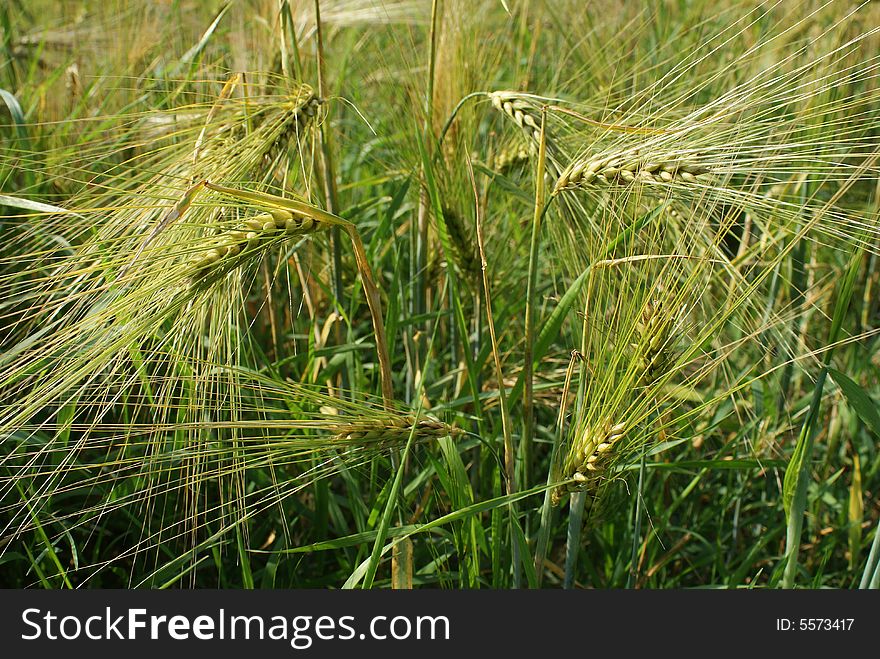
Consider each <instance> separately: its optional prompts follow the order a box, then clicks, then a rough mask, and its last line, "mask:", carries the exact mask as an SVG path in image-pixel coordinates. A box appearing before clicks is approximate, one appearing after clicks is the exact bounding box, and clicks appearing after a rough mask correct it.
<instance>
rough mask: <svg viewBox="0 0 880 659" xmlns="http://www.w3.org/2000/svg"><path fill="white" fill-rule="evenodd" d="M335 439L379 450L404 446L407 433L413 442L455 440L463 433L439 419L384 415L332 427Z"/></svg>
mask: <svg viewBox="0 0 880 659" xmlns="http://www.w3.org/2000/svg"><path fill="white" fill-rule="evenodd" d="M332 431H333V433H334V440H335V441H338V442H341V443H343V444H357V445H365V446H366V445H371V446H377V447H379V448H386V447H395V446H401V445H402V444H405V443H406V442H407V440H408V439H409V436H410V434H414V435H415V439H416V440H429V439H438V438H440V437H447V436H448V437H458V436H460V435H461V434H462V433H463V431H462V430H461V429H460V428H453V427H452V426H449V425H447V424H445V423H443V422H442V421H440V420H439V419H435V418H434V417H430V416H421V417H419V419H418V420H416V417H414V416H413V415H405V416H387V417H380V418H375V419H362V420H358V421H353V422H348V423H340V424H338V425H337V426H335V427H333V428H332Z"/></svg>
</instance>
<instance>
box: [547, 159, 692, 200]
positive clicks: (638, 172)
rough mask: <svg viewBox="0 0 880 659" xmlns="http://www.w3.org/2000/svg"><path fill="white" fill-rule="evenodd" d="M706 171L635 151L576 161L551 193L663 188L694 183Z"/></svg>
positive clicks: (689, 163) (684, 161) (685, 161)
mask: <svg viewBox="0 0 880 659" xmlns="http://www.w3.org/2000/svg"><path fill="white" fill-rule="evenodd" d="M708 173H709V168H708V167H705V166H703V165H699V164H696V163H693V162H689V161H687V160H683V159H679V158H676V157H672V156H669V157H659V158H648V157H645V156H642V155H640V154H639V152H638V150H636V151H633V152H630V153H624V154H609V155H601V156H595V157H591V158H585V159H581V160H576V161H574V162H573V163H572V164H570V165H569V166H568V167H567V168H566V169H565V170H564V171H563V172H562V174H561V175H560V176H559V179H558V180H557V181H556V186H555V187H554V189H553V194H554V195H555V194H559V193H560V192H562V191H563V190H573V189H576V188H586V187H591V186H592V187H596V186H606V187H607V186H626V185H632V184H634V183H637V182H640V183H646V184H653V185H663V184H672V183H696V182H697V181H698V177H703V176H704V175H706V174H708Z"/></svg>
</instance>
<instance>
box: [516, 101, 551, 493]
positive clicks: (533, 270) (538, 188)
mask: <svg viewBox="0 0 880 659" xmlns="http://www.w3.org/2000/svg"><path fill="white" fill-rule="evenodd" d="M546 125H547V110H546V108H545V109H543V110H542V111H541V136H540V139H539V146H538V170H537V173H536V174H535V212H534V216H533V218H532V236H531V240H530V243H529V270H528V283H527V285H526V326H525V340H526V344H525V349H524V355H523V436H522V438H521V440H520V459H521V460H522V470H521V474H522V483H523V485H524V486H525V487H528V485H529V483H530V482H531V480H530V472H531V459H532V444H533V434H534V432H535V428H534V426H535V416H534V411H535V407H534V401H533V396H534V389H533V387H534V381H533V376H534V371H533V366H532V352H533V351H532V345H533V343H534V340H535V308H534V307H535V288H536V284H537V279H538V252H539V247H540V239H541V218H543V216H544V212H545V210H546V209H545V206H544V168H545V163H546V160H547V133H546Z"/></svg>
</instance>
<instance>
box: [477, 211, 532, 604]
mask: <svg viewBox="0 0 880 659" xmlns="http://www.w3.org/2000/svg"><path fill="white" fill-rule="evenodd" d="M476 230H477V248H478V249H479V251H480V269H481V271H482V273H483V299H484V300H485V302H486V304H485V306H486V322H487V324H488V325H489V340H490V341H491V344H492V359H493V360H494V363H495V380H496V382H498V401H499V404H500V406H501V429H502V433H503V435H504V474H505V482H506V489H507V494H514V493H515V492H516V491H517V484H516V463H515V455H514V449H513V439H512V437H511V421H510V409H509V408H508V406H507V396H506V394H505V392H504V377H503V372H502V370H501V356H500V354H499V352H498V339H497V337H496V335H495V320H494V317H493V316H492V296H491V294H490V293H489V275H488V274H487V273H486V267H487V263H486V250H485V247H484V245H483V223H482V219H481V217H480V214H479V213H477V217H476ZM509 514H510V516H511V518H512V517H515V516H516V506H515V504H514V503H511V504H510V506H509ZM510 533H511V538H510V546H511V551H512V553H513V566H512V567H513V585H514V588H519V587H520V586H521V579H522V576H521V574H520V556H519V544H518V543H517V542H516V539H515V538H514V537H513V524H512V523H511V530H510Z"/></svg>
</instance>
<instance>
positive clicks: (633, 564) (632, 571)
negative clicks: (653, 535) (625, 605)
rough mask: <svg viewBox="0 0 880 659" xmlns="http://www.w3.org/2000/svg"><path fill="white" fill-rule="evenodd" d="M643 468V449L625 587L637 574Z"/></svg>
mask: <svg viewBox="0 0 880 659" xmlns="http://www.w3.org/2000/svg"><path fill="white" fill-rule="evenodd" d="M645 470H646V452H645V450H644V449H643V450H642V457H641V458H640V459H639V483H638V489H637V490H636V510H635V520H634V521H633V539H632V550H631V551H630V559H629V574H628V575H627V577H626V587H627V588H629V589H631V588H633V587H634V586H635V585H636V583H637V581H638V576H639V565H638V560H639V545H641V537H642V487H643V485H644V483H645Z"/></svg>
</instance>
